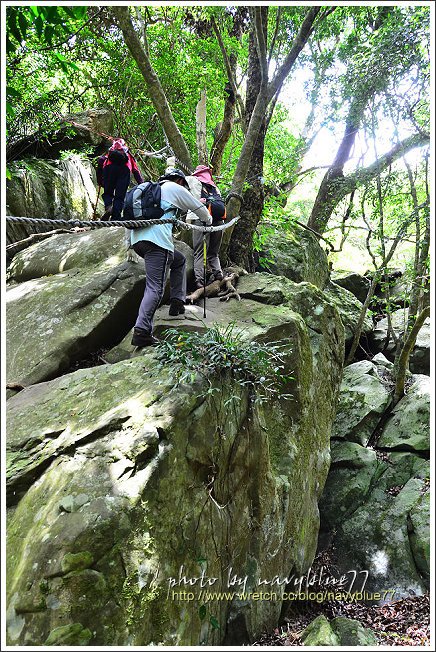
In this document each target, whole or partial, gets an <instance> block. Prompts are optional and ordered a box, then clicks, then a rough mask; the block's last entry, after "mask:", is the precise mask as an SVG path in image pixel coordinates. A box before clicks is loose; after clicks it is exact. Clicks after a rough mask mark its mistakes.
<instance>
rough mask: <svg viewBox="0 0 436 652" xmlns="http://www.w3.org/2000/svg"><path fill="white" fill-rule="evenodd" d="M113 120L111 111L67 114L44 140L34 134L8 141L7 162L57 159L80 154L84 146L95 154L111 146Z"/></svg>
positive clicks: (94, 109)
mask: <svg viewBox="0 0 436 652" xmlns="http://www.w3.org/2000/svg"><path fill="white" fill-rule="evenodd" d="M114 118H115V115H114V113H113V111H111V110H110V109H99V108H93V109H88V110H87V111H82V112H81V113H70V114H67V115H65V116H64V117H63V120H62V123H63V124H61V126H60V127H59V128H58V129H57V130H56V131H53V132H51V133H49V134H47V135H46V136H45V137H42V136H41V134H40V133H38V132H35V133H31V134H29V135H27V136H24V137H23V138H20V139H18V140H14V141H11V142H8V144H7V147H6V154H7V160H8V161H16V160H18V159H22V158H29V157H37V158H39V159H57V158H59V157H60V155H61V153H62V152H65V151H68V150H76V151H81V150H82V149H83V148H84V147H87V149H88V148H89V146H90V145H91V146H92V147H93V148H94V152H93V154H94V155H96V154H97V153H101V152H102V151H104V149H105V147H108V146H109V145H110V143H111V134H112V133H113V128H114Z"/></svg>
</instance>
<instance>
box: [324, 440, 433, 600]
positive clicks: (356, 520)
mask: <svg viewBox="0 0 436 652" xmlns="http://www.w3.org/2000/svg"><path fill="white" fill-rule="evenodd" d="M350 447H353V448H352V450H350ZM429 473H430V468H429V462H428V461H427V460H425V459H422V458H421V457H418V456H416V455H413V454H410V453H404V452H392V453H388V454H386V453H384V455H383V457H382V458H379V457H378V456H377V455H376V453H375V451H374V450H372V451H370V450H368V449H366V448H364V447H360V446H359V444H352V443H350V442H337V443H336V444H335V446H334V447H333V449H332V466H331V469H330V473H329V477H328V480H327V483H326V486H325V489H324V493H323V496H322V499H321V501H320V513H321V524H322V529H323V531H330V532H331V531H334V532H335V536H334V545H335V548H336V550H337V555H338V559H339V563H338V566H339V572H344V573H346V572H348V571H349V570H350V569H354V570H356V571H358V572H361V571H368V572H369V575H368V580H367V585H366V589H367V590H369V591H376V592H381V601H382V602H389V601H391V600H394V599H399V598H401V597H410V596H412V595H422V594H423V593H424V592H426V591H427V590H428V577H429V558H428V554H429V548H428V539H429V521H428V518H427V517H428V512H426V511H425V508H423V509H422V511H421V505H422V503H423V501H424V504H425V500H426V499H425V498H424V497H425V496H426V494H427V492H428V484H427V480H428V477H429ZM418 515H419V516H418ZM389 590H392V592H391V593H388V594H385V593H384V592H385V591H389Z"/></svg>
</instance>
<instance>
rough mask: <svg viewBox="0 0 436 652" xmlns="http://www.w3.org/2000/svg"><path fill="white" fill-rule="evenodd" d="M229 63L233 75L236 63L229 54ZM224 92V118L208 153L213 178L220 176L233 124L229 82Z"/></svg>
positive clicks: (231, 96)
mask: <svg viewBox="0 0 436 652" xmlns="http://www.w3.org/2000/svg"><path fill="white" fill-rule="evenodd" d="M229 61H230V66H231V70H232V73H233V74H234V72H235V70H236V62H237V59H236V56H235V55H234V54H231V55H230V56H229ZM224 90H225V93H226V98H225V104H224V117H223V121H222V122H221V124H220V125H218V126H217V128H216V129H215V138H214V141H213V145H212V149H211V152H210V165H211V167H212V169H213V172H214V175H215V176H219V175H220V174H221V167H222V163H223V154H224V149H225V146H226V145H227V143H228V142H229V138H230V136H231V133H232V129H233V123H234V122H235V107H236V98H235V93H234V91H233V90H232V87H231V84H230V82H229V83H228V84H227V85H226V87H225V89H224Z"/></svg>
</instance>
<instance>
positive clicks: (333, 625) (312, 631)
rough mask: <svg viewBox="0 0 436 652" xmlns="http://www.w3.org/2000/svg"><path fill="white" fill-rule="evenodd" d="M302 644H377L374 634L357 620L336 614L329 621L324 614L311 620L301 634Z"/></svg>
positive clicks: (350, 645) (354, 645)
mask: <svg viewBox="0 0 436 652" xmlns="http://www.w3.org/2000/svg"><path fill="white" fill-rule="evenodd" d="M301 638H302V642H303V645H304V646H306V647H308V646H313V647H316V646H326V647H330V648H331V647H336V646H343V647H345V648H348V649H350V647H360V646H370V645H371V646H374V645H377V644H378V643H377V638H376V636H375V634H374V633H373V632H372V631H371V630H370V629H368V628H365V627H363V626H362V625H361V624H360V623H359V621H358V620H353V619H351V618H344V617H343V616H338V617H337V618H333V619H332V620H331V621H330V622H329V621H328V620H327V618H326V617H325V616H322V615H321V616H318V617H317V618H315V620H312V622H311V623H310V625H308V627H306V629H305V630H304V632H303V633H302V635H301Z"/></svg>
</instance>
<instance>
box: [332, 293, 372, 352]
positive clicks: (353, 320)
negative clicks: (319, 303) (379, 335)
mask: <svg viewBox="0 0 436 652" xmlns="http://www.w3.org/2000/svg"><path fill="white" fill-rule="evenodd" d="M324 292H325V294H326V295H327V296H328V297H329V299H330V301H331V302H332V303H334V305H335V306H336V308H337V309H338V311H339V314H340V316H341V319H342V323H343V324H344V326H345V342H346V345H347V347H348V346H349V345H351V342H352V341H353V337H354V334H355V332H356V329H357V324H358V321H359V318H360V313H361V311H362V304H361V302H360V301H359V300H358V299H356V297H355V296H354V294H352V293H351V292H350V291H349V290H347V289H345V288H343V287H341V286H340V285H337V283H333V281H330V282H329V283H327V285H326V286H325V288H324ZM371 330H372V321H371V318H370V317H369V316H368V314H367V315H366V316H365V319H364V321H363V326H362V336H364V337H366V336H367V335H368V334H369V333H370V332H371Z"/></svg>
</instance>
